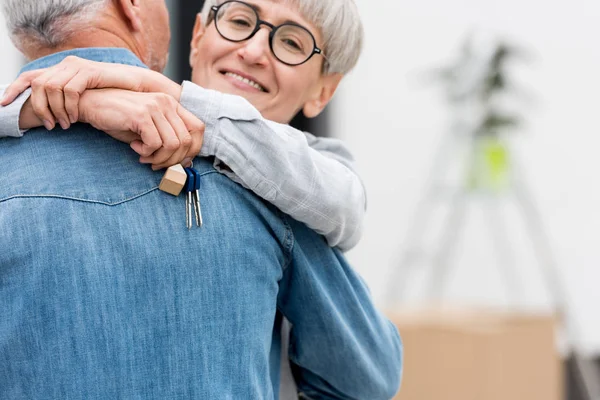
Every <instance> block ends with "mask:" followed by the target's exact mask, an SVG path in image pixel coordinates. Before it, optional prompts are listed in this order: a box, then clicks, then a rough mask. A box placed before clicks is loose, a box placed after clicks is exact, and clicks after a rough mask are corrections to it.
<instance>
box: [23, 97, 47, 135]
mask: <svg viewBox="0 0 600 400" xmlns="http://www.w3.org/2000/svg"><path fill="white" fill-rule="evenodd" d="M43 125H44V124H43V122H42V120H41V119H40V118H38V117H37V115H35V113H34V112H33V106H32V105H31V98H29V99H27V101H26V102H25V103H24V104H23V107H22V108H21V113H20V114H19V129H21V130H23V131H24V130H28V129H33V128H37V127H40V126H43Z"/></svg>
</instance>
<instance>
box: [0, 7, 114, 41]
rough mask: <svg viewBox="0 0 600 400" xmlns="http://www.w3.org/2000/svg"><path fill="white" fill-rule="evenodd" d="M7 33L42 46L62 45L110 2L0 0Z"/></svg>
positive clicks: (16, 39) (14, 39)
mask: <svg viewBox="0 0 600 400" xmlns="http://www.w3.org/2000/svg"><path fill="white" fill-rule="evenodd" d="M1 1H2V11H3V13H4V18H5V19H6V26H7V27H8V32H9V33H10V35H11V38H12V39H13V41H14V42H15V43H18V42H20V41H22V40H27V41H28V42H34V43H36V44H39V45H41V46H44V47H50V48H52V47H56V46H58V45H60V44H61V43H64V41H65V40H66V39H68V37H69V36H70V35H72V34H73V33H76V28H77V27H79V26H81V25H82V24H85V23H87V22H89V21H91V20H92V19H93V18H94V16H95V15H96V13H97V12H98V11H99V10H101V9H102V8H103V7H104V6H105V5H106V4H107V3H108V2H109V1H110V0H1Z"/></svg>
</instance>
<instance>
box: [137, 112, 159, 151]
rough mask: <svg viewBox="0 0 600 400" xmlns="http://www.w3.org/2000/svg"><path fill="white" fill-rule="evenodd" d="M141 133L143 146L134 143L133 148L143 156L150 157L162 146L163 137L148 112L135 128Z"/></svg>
mask: <svg viewBox="0 0 600 400" xmlns="http://www.w3.org/2000/svg"><path fill="white" fill-rule="evenodd" d="M133 131H134V132H136V133H138V134H139V135H140V139H141V141H142V144H141V146H138V145H134V146H135V147H132V148H133V150H134V151H135V152H136V153H138V154H139V155H140V156H142V157H148V156H150V155H151V154H152V153H154V152H155V151H157V150H158V149H160V148H161V146H162V139H161V136H160V133H159V132H158V129H157V127H156V125H155V124H154V121H153V119H152V117H151V116H150V115H148V114H146V116H145V117H144V118H143V120H142V121H141V122H138V125H137V126H135V128H134V129H133Z"/></svg>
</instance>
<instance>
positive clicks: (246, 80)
mask: <svg viewBox="0 0 600 400" xmlns="http://www.w3.org/2000/svg"><path fill="white" fill-rule="evenodd" d="M225 75H227V76H230V77H232V78H235V79H237V80H238V81H241V82H244V83H245V84H247V85H250V86H252V87H253V88H256V89H258V90H260V91H261V92H264V91H265V89H264V88H263V87H262V86H260V85H259V84H258V83H256V82H254V81H251V80H250V79H247V78H244V77H243V76H239V75H238V74H234V73H233V72H225Z"/></svg>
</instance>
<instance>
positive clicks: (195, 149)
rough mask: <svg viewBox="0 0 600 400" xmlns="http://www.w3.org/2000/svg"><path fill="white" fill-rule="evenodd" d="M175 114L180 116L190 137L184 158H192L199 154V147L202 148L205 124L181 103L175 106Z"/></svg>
mask: <svg viewBox="0 0 600 400" xmlns="http://www.w3.org/2000/svg"><path fill="white" fill-rule="evenodd" d="M177 114H178V115H179V116H180V117H181V120H182V121H183V123H184V124H185V126H186V129H187V131H188V132H189V133H190V137H191V138H192V143H191V144H190V147H189V149H188V153H187V157H186V158H192V159H193V158H194V157H196V156H198V155H199V154H200V149H202V144H203V143H204V130H205V128H206V125H205V124H204V122H202V121H201V120H200V119H198V118H197V117H196V116H195V115H194V114H192V113H191V112H189V111H188V110H186V109H185V108H184V107H182V106H181V105H180V106H179V107H178V108H177Z"/></svg>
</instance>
